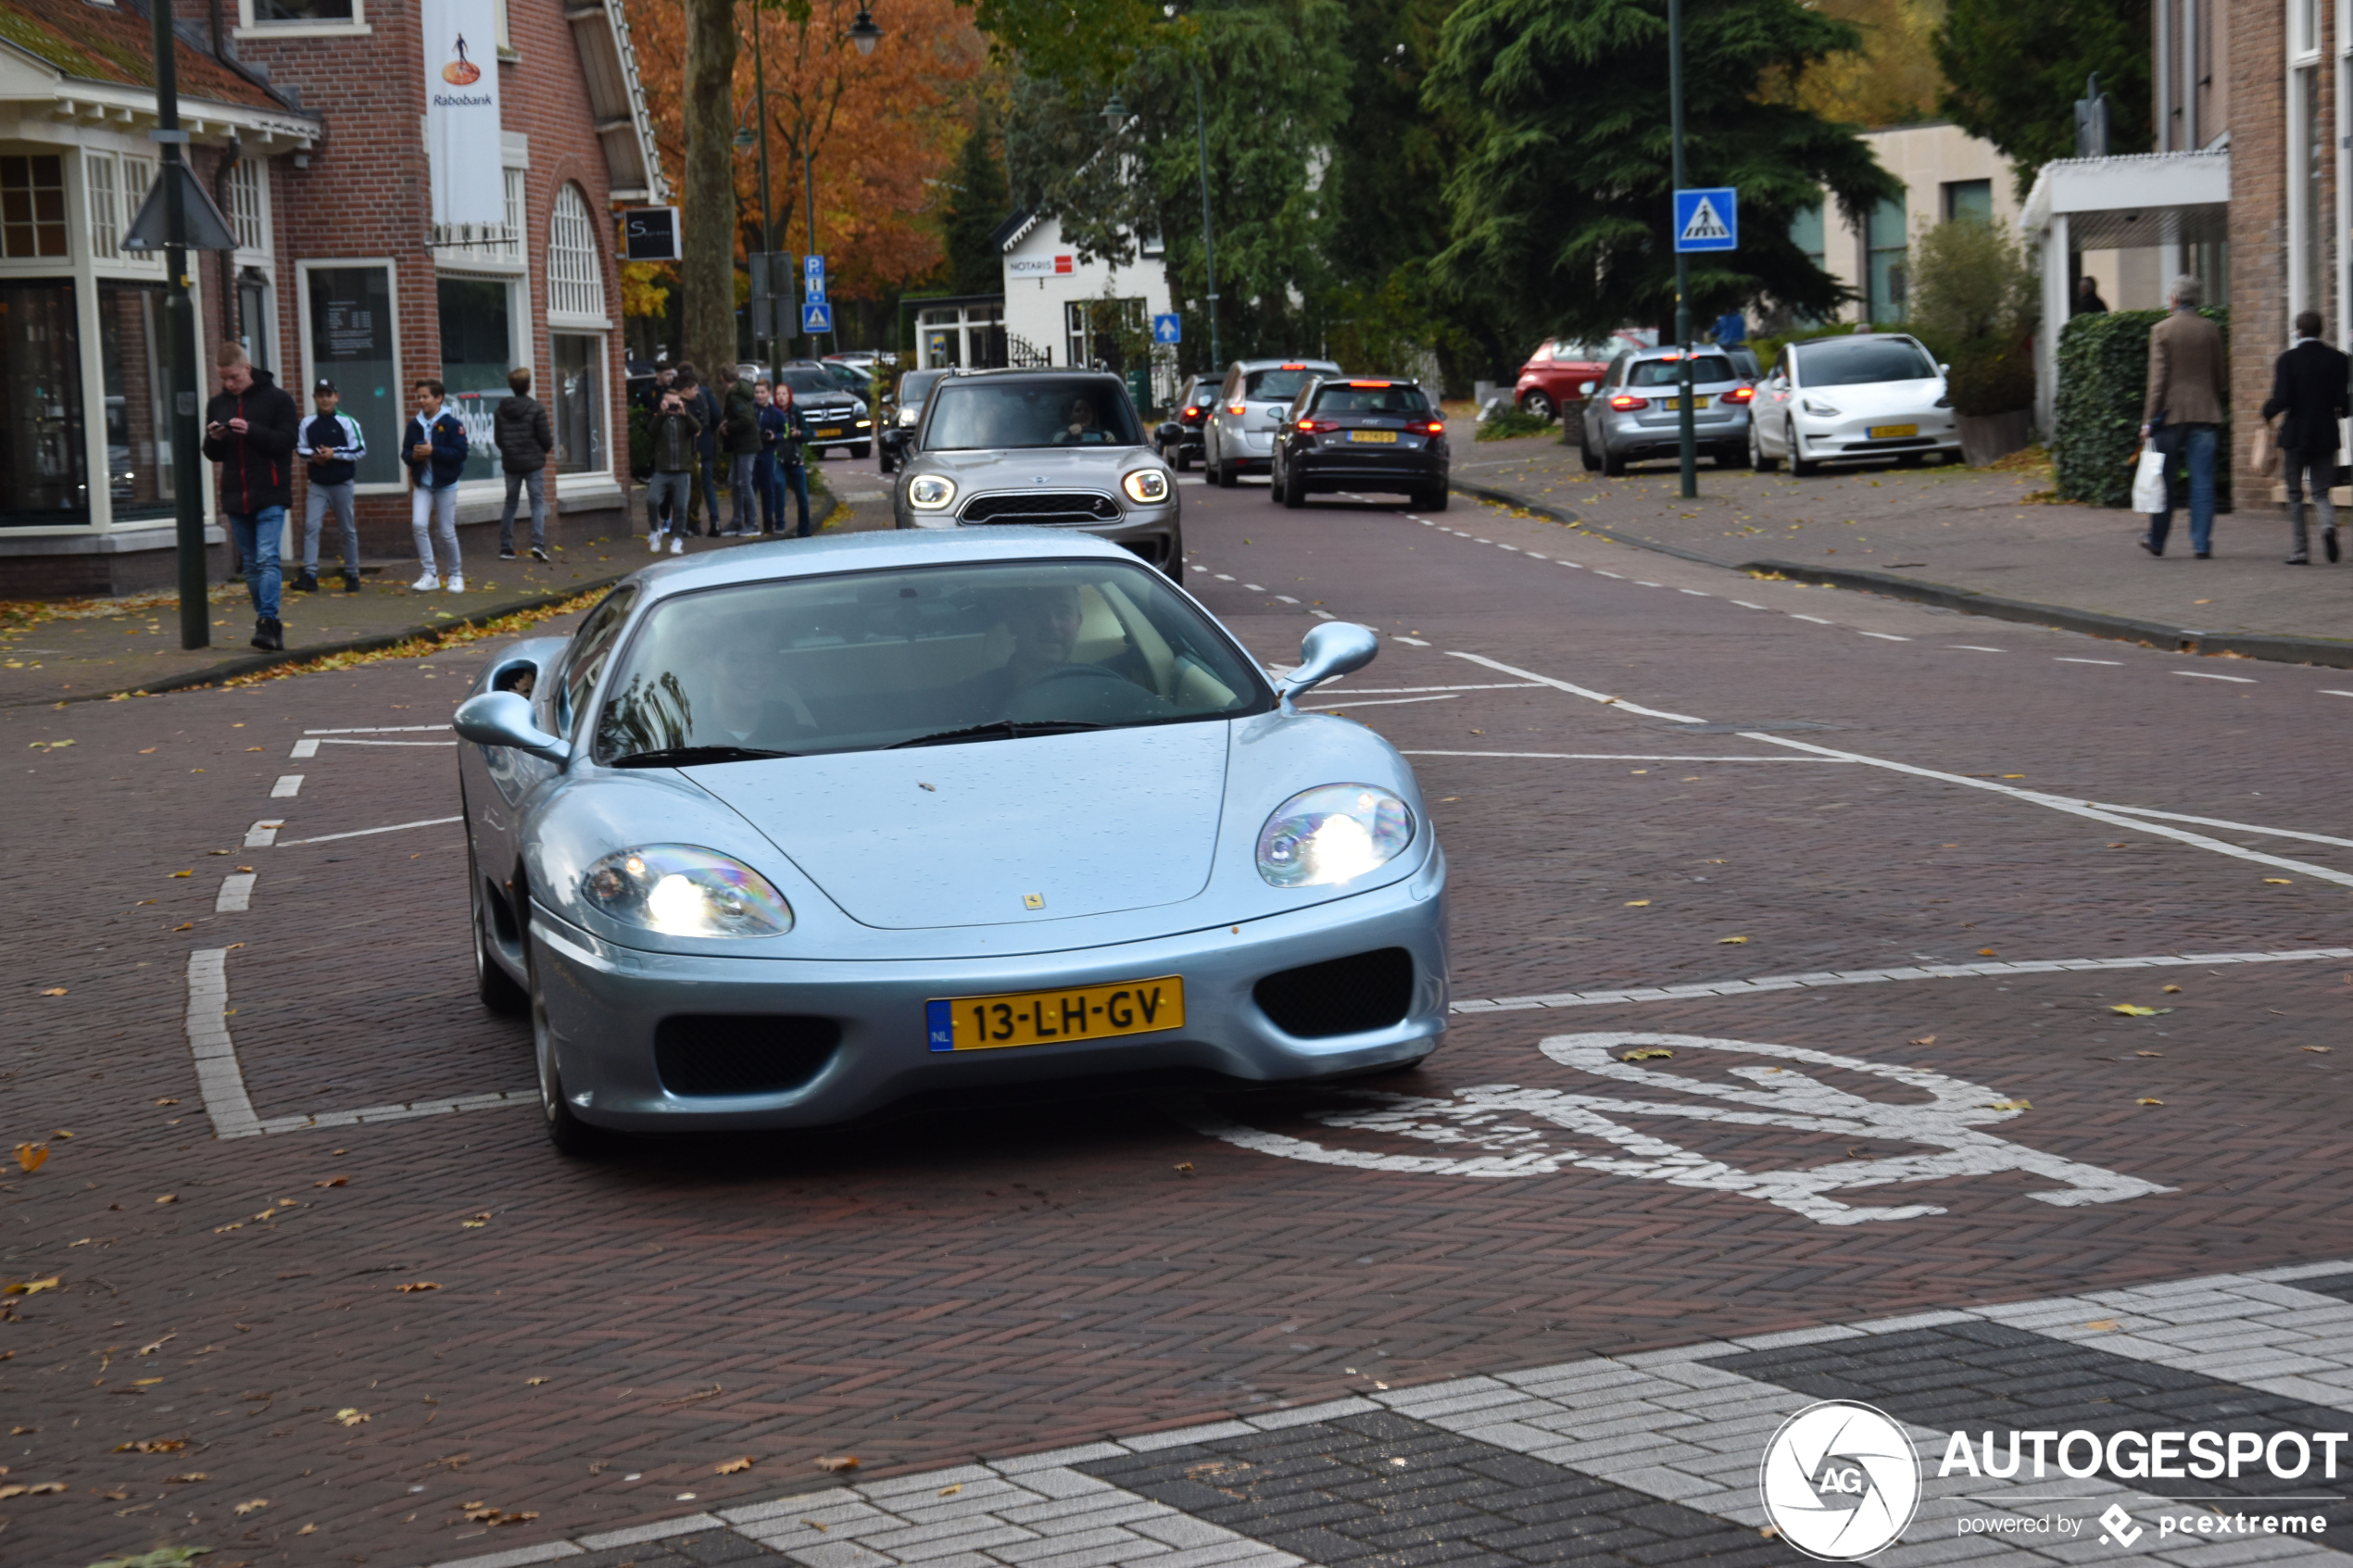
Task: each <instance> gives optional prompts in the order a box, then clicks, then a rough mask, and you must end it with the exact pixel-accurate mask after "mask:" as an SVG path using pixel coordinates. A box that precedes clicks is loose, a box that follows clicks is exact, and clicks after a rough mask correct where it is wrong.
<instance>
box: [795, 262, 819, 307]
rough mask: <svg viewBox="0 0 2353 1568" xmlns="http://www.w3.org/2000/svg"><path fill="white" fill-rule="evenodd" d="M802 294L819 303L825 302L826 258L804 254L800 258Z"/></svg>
mask: <svg viewBox="0 0 2353 1568" xmlns="http://www.w3.org/2000/svg"><path fill="white" fill-rule="evenodd" d="M800 277H801V285H802V286H801V291H800V292H801V295H802V297H803V298H806V299H809V300H812V301H814V302H815V303H817V304H819V305H823V304H824V302H825V258H824V257H822V256H804V257H801V258H800Z"/></svg>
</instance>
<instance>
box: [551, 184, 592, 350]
mask: <svg viewBox="0 0 2353 1568" xmlns="http://www.w3.org/2000/svg"><path fill="white" fill-rule="evenodd" d="M547 310H548V313H549V314H550V315H555V316H595V317H601V316H603V315H604V313H605V272H604V267H603V265H602V264H601V261H600V259H599V257H598V254H597V228H596V224H595V223H594V222H593V221H592V220H590V218H589V216H588V201H587V198H586V197H585V196H583V195H582V194H580V187H579V186H577V185H573V184H566V185H563V186H561V187H560V188H559V189H558V190H557V192H556V210H555V216H554V217H553V219H552V220H550V221H549V223H548V232H547Z"/></svg>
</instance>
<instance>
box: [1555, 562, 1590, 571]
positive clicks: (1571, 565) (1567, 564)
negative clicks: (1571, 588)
mask: <svg viewBox="0 0 2353 1568" xmlns="http://www.w3.org/2000/svg"><path fill="white" fill-rule="evenodd" d="M1553 564H1554V566H1565V567H1567V568H1569V569H1570V570H1571V571H1584V570H1585V569H1584V568H1583V567H1581V566H1579V565H1578V564H1577V563H1576V562H1575V561H1573V560H1556V561H1554V563H1553Z"/></svg>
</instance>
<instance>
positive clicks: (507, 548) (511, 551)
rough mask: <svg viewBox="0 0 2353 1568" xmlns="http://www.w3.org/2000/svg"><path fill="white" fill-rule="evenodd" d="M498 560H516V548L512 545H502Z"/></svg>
mask: <svg viewBox="0 0 2353 1568" xmlns="http://www.w3.org/2000/svg"><path fill="white" fill-rule="evenodd" d="M498 558H499V559H500V560H512V559H514V558H515V547H514V546H512V545H501V546H498Z"/></svg>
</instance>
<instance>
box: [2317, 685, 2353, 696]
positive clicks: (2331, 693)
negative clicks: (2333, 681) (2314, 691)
mask: <svg viewBox="0 0 2353 1568" xmlns="http://www.w3.org/2000/svg"><path fill="white" fill-rule="evenodd" d="M2321 695H2322V696H2353V692H2336V691H2331V690H2329V689H2328V688H2327V687H2325V686H2323V687H2322V688H2321Z"/></svg>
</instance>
